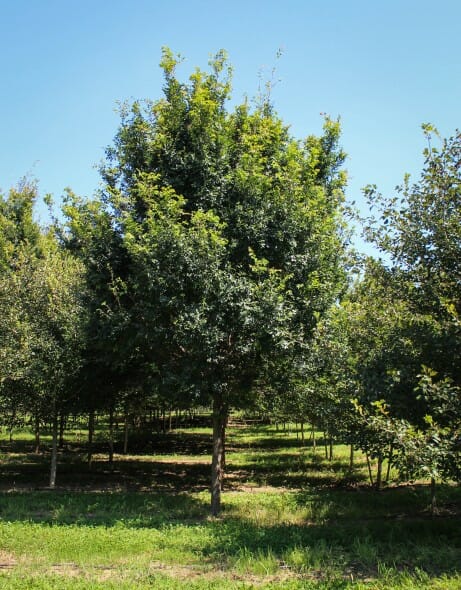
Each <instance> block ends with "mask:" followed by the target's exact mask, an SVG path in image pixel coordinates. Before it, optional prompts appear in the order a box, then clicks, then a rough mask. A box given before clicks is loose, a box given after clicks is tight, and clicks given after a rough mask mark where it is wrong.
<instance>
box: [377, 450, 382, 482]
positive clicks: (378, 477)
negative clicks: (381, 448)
mask: <svg viewBox="0 0 461 590" xmlns="http://www.w3.org/2000/svg"><path fill="white" fill-rule="evenodd" d="M382 482H383V457H382V455H379V456H378V470H377V472H376V489H377V490H380V489H381V487H382Z"/></svg>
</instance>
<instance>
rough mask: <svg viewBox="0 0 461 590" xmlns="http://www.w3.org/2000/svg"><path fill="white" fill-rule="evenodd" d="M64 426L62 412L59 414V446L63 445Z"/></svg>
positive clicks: (64, 418)
mask: <svg viewBox="0 0 461 590" xmlns="http://www.w3.org/2000/svg"><path fill="white" fill-rule="evenodd" d="M65 428H66V417H65V415H64V414H63V413H61V415H60V416H59V448H60V449H62V448H63V447H64V430H65Z"/></svg>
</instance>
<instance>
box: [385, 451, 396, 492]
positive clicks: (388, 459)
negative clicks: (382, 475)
mask: <svg viewBox="0 0 461 590" xmlns="http://www.w3.org/2000/svg"><path fill="white" fill-rule="evenodd" d="M393 454H394V447H393V446H392V445H391V446H390V449H389V457H388V458H387V472H386V483H389V477H390V475H391V466H392V455H393Z"/></svg>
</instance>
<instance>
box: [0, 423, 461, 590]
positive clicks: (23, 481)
mask: <svg viewBox="0 0 461 590" xmlns="http://www.w3.org/2000/svg"><path fill="white" fill-rule="evenodd" d="M16 436H17V440H16V441H14V442H13V443H12V444H10V443H9V442H8V441H4V442H3V443H2V447H3V449H4V450H5V451H6V452H4V454H3V455H2V460H1V464H0V468H1V489H2V491H1V492H0V589H2V588H8V589H12V590H15V589H16V588H18V589H19V588H21V590H22V589H27V588H31V589H37V590H42V589H53V590H55V589H56V590H57V589H60V590H61V589H62V590H66V589H67V588H69V589H70V588H72V589H76V590H79V589H84V588H85V589H87V588H88V589H96V590H97V589H104V590H107V589H111V588H114V589H115V588H117V590H124V589H127V590H128V589H134V588H140V589H141V590H142V589H144V588H155V589H160V590H162V589H165V590H170V589H181V590H182V589H186V588H188V589H189V588H192V589H197V590H205V589H214V588H216V589H218V588H219V589H223V590H226V589H238V588H242V589H244V588H245V589H250V588H263V589H266V590H269V589H270V590H276V589H286V590H298V589H299V590H300V589H310V588H311V589H316V590H327V589H330V590H334V589H338V590H339V589H349V588H351V589H352V588H354V589H367V590H368V589H375V590H384V589H387V588H390V589H395V590H400V589H401V590H404V589H406V590H411V589H415V590H416V589H417V588H418V589H419V588H427V589H429V588H435V589H447V590H455V589H459V588H461V567H460V564H461V527H460V524H461V522H460V520H461V519H460V513H461V493H460V492H461V491H460V488H459V487H457V486H452V485H443V486H439V491H438V503H439V508H440V511H439V514H438V515H436V516H435V517H433V518H431V517H430V514H429V511H428V504H429V490H428V486H427V485H426V484H425V483H424V482H419V483H417V484H414V485H405V486H396V485H392V486H389V487H387V488H385V489H384V490H383V491H381V492H376V491H374V490H371V489H370V488H369V486H368V485H367V484H366V482H367V473H366V466H365V463H364V461H363V458H362V457H360V455H359V454H357V465H356V467H355V469H354V471H353V473H350V471H349V465H348V460H349V454H348V449H347V448H346V447H341V446H339V445H338V446H336V447H335V452H334V459H333V461H332V462H330V461H328V460H326V459H325V455H324V453H323V448H322V447H321V446H319V447H318V448H317V451H316V453H315V454H314V452H313V449H312V447H310V446H308V445H306V446H305V447H301V441H300V440H299V438H298V439H297V438H296V434H295V433H293V432H291V433H284V432H275V430H274V429H273V428H272V427H268V426H260V427H254V426H252V427H251V428H250V427H249V428H235V429H233V430H231V431H230V433H229V437H228V446H229V451H228V456H227V468H228V479H227V488H228V491H226V493H225V495H224V510H223V513H222V516H221V517H220V518H219V519H213V518H210V517H209V516H208V503H209V497H208V491H207V488H208V482H209V457H208V455H207V454H206V453H208V452H209V431H207V430H206V429H203V428H197V429H193V430H192V429H190V430H189V429H187V430H181V431H178V432H174V433H170V434H168V435H165V436H159V437H157V436H154V437H153V438H152V441H151V442H150V444H151V447H152V454H149V455H146V454H143V455H141V454H132V455H129V456H126V457H125V456H122V455H117V456H116V462H115V465H114V469H113V470H111V469H109V466H108V464H107V457H106V456H105V455H104V454H103V453H102V451H103V450H104V448H103V441H102V440H101V443H100V448H98V450H99V451H100V454H98V455H97V456H96V460H95V463H94V465H93V468H92V469H91V470H90V469H88V467H87V465H86V464H85V462H84V456H85V447H84V446H83V444H82V443H81V441H76V439H75V437H73V436H70V435H69V436H68V439H67V440H68V448H67V450H66V451H65V452H63V453H62V454H61V457H60V465H59V469H58V484H59V487H58V489H57V490H55V491H50V490H46V489H45V488H46V482H47V465H48V460H49V456H48V454H47V453H48V452H45V453H44V454H42V455H35V454H34V453H33V452H32V444H33V441H31V439H30V438H27V437H22V436H21V433H17V435H16ZM319 438H320V435H319ZM308 442H309V441H306V443H308ZM134 443H136V441H134ZM134 448H136V444H134ZM188 450H190V451H192V452H191V453H190V454H187V451H188ZM13 451H15V452H13Z"/></svg>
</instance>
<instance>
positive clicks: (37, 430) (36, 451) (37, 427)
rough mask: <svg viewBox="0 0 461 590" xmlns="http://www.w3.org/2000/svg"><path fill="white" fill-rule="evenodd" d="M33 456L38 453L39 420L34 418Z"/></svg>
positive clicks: (36, 417)
mask: <svg viewBox="0 0 461 590" xmlns="http://www.w3.org/2000/svg"><path fill="white" fill-rule="evenodd" d="M34 431H35V432H34V434H35V454H36V455H38V454H39V453H40V418H39V417H38V416H35V428H34Z"/></svg>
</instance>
